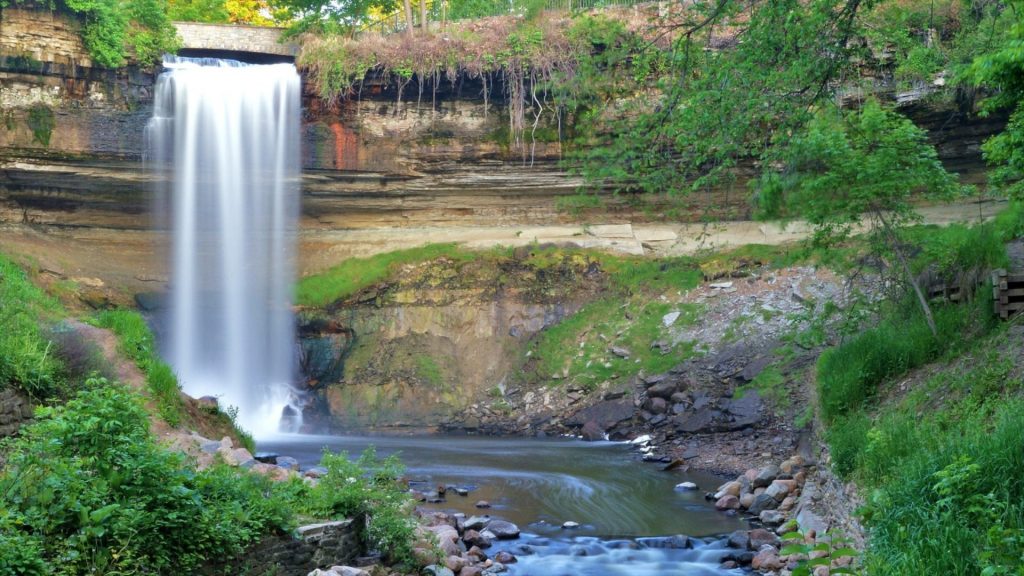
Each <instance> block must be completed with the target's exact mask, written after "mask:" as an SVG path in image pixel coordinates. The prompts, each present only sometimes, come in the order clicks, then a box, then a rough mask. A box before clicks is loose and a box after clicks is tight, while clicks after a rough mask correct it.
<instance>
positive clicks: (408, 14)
mask: <svg viewBox="0 0 1024 576" xmlns="http://www.w3.org/2000/svg"><path fill="white" fill-rule="evenodd" d="M403 2H404V4H405V33H406V34H412V27H413V22H412V0H403Z"/></svg>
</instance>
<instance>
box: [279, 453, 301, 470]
mask: <svg viewBox="0 0 1024 576" xmlns="http://www.w3.org/2000/svg"><path fill="white" fill-rule="evenodd" d="M277 465H278V466H280V467H281V468H287V469H288V470H298V469H299V461H298V460H296V459H295V458H292V457H291V456H278V457H277Z"/></svg>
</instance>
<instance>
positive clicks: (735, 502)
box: [715, 494, 740, 510]
mask: <svg viewBox="0 0 1024 576" xmlns="http://www.w3.org/2000/svg"><path fill="white" fill-rule="evenodd" d="M739 507H740V499H739V498H737V497H736V496H733V495H732V494H729V495H726V496H722V497H721V498H719V499H718V500H717V501H716V502H715V508H717V509H719V510H736V509H737V508H739Z"/></svg>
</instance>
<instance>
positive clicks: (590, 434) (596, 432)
mask: <svg viewBox="0 0 1024 576" xmlns="http://www.w3.org/2000/svg"><path fill="white" fill-rule="evenodd" d="M580 437H582V438H583V439H584V440H586V441H587V442H598V441H601V440H604V439H605V434H604V428H602V427H601V426H600V425H598V423H597V422H594V421H593V420H591V421H589V422H587V423H586V424H584V425H583V429H582V430H580Z"/></svg>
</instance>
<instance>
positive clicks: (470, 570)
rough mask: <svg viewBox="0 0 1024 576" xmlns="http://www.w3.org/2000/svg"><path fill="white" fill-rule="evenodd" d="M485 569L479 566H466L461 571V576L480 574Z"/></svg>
mask: <svg viewBox="0 0 1024 576" xmlns="http://www.w3.org/2000/svg"><path fill="white" fill-rule="evenodd" d="M483 573H484V569H483V568H481V567H479V566H466V567H465V568H463V569H462V570H461V571H460V572H459V576H480V575H481V574H483Z"/></svg>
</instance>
